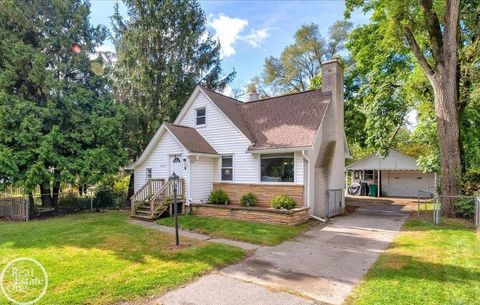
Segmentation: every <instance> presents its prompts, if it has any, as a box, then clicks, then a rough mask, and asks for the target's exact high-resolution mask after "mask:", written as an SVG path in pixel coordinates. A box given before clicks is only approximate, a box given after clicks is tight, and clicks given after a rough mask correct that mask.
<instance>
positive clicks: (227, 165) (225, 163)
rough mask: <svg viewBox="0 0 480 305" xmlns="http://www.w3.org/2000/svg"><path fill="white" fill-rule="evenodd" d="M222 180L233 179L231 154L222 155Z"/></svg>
mask: <svg viewBox="0 0 480 305" xmlns="http://www.w3.org/2000/svg"><path fill="white" fill-rule="evenodd" d="M221 176H222V181H233V156H222V172H221Z"/></svg>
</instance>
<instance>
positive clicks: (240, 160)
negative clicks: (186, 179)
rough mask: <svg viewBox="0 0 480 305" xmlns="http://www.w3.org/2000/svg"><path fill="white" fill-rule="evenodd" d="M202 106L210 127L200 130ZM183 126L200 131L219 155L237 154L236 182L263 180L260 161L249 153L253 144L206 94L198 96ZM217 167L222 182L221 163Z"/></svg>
mask: <svg viewBox="0 0 480 305" xmlns="http://www.w3.org/2000/svg"><path fill="white" fill-rule="evenodd" d="M202 107H205V110H206V124H205V126H200V127H197V126H195V109H198V108H202ZM179 124H180V125H185V126H189V127H193V128H196V129H197V130H198V132H199V133H200V134H201V135H202V136H203V137H204V138H205V139H206V140H207V141H208V142H209V143H210V145H212V146H213V148H215V150H216V151H217V152H218V153H219V154H221V155H233V167H234V169H233V182H250V183H252V182H259V181H260V178H259V177H260V175H259V172H258V171H259V168H258V158H257V157H256V156H254V155H252V154H250V153H247V152H246V151H247V149H248V147H249V145H250V142H249V141H248V140H247V139H246V138H245V137H244V136H243V135H242V134H241V133H240V132H239V131H238V129H237V128H236V127H235V126H234V125H233V124H232V123H230V121H229V120H228V119H227V118H226V117H225V115H224V114H223V113H222V112H221V111H220V110H219V109H218V108H217V107H216V106H215V105H214V104H213V103H212V102H211V101H210V100H209V99H208V98H207V97H206V96H205V95H204V94H203V93H200V94H199V95H198V96H197V98H196V99H195V100H194V102H193V103H192V105H191V106H190V109H188V110H187V112H186V113H185V116H184V117H183V118H182V119H181V120H180V122H179ZM217 162H220V159H219V160H217ZM217 167H218V168H217V173H216V175H215V179H216V180H219V179H220V163H218V164H217ZM192 183H193V182H192Z"/></svg>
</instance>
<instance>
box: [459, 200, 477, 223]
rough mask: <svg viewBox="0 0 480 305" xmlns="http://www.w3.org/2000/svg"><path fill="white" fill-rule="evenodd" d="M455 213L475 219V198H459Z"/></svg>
mask: <svg viewBox="0 0 480 305" xmlns="http://www.w3.org/2000/svg"><path fill="white" fill-rule="evenodd" d="M455 215H456V216H457V217H462V218H465V219H475V199H473V198H460V199H458V200H457V202H455Z"/></svg>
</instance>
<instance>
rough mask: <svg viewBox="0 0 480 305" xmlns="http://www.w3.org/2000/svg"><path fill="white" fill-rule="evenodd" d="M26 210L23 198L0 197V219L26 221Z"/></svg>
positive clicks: (26, 204)
mask: <svg viewBox="0 0 480 305" xmlns="http://www.w3.org/2000/svg"><path fill="white" fill-rule="evenodd" d="M28 209H29V204H28V200H26V199H25V197H0V218H7V219H14V220H25V221H28V218H29V210H28Z"/></svg>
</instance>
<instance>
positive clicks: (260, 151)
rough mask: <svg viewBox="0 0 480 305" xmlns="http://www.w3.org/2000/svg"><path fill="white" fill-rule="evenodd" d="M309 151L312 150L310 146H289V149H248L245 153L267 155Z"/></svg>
mask: <svg viewBox="0 0 480 305" xmlns="http://www.w3.org/2000/svg"><path fill="white" fill-rule="evenodd" d="M311 149H312V147H311V146H291V147H277V148H260V149H251V148H249V149H248V150H247V152H249V153H252V154H268V153H282V152H295V151H304V150H311Z"/></svg>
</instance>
